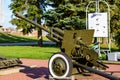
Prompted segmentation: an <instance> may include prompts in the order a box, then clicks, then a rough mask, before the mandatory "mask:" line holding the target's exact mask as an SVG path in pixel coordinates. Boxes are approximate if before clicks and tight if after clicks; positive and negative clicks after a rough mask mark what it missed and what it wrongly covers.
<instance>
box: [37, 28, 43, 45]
mask: <svg viewBox="0 0 120 80" xmlns="http://www.w3.org/2000/svg"><path fill="white" fill-rule="evenodd" d="M42 45H43V43H42V30H41V29H39V30H38V46H42Z"/></svg>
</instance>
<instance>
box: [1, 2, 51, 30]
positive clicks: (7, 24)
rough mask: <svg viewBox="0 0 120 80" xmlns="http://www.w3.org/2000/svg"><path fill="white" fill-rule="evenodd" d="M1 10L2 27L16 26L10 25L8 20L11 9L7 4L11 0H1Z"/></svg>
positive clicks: (10, 15) (10, 16) (10, 17)
mask: <svg viewBox="0 0 120 80" xmlns="http://www.w3.org/2000/svg"><path fill="white" fill-rule="evenodd" d="M3 3H4V5H3V8H4V9H3V11H4V14H3V15H4V23H3V27H5V28H16V26H14V25H12V24H11V23H10V20H11V19H12V15H13V14H12V11H11V10H10V8H9V5H10V4H11V0H3ZM48 9H52V8H51V7H47V10H48Z"/></svg>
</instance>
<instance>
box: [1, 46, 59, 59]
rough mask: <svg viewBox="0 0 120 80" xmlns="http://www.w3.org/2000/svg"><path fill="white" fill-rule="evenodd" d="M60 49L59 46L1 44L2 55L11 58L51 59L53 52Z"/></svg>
mask: <svg viewBox="0 0 120 80" xmlns="http://www.w3.org/2000/svg"><path fill="white" fill-rule="evenodd" d="M59 51H60V50H59V48H58V47H51V46H50V47H49V46H48V47H37V46H0V56H5V57H11V58H29V59H49V58H50V56H51V55H52V54H53V53H55V52H59Z"/></svg>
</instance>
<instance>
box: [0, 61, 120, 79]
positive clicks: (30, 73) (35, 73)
mask: <svg viewBox="0 0 120 80" xmlns="http://www.w3.org/2000/svg"><path fill="white" fill-rule="evenodd" d="M21 60H22V62H23V64H22V65H21V67H24V68H26V69H25V70H20V72H16V73H12V74H7V75H3V76H0V80H48V78H49V75H50V74H49V71H48V60H33V59H21ZM33 65H36V67H35V68H30V67H29V66H33ZM108 66H109V67H110V68H109V69H107V70H106V71H104V72H107V73H110V72H114V73H113V74H112V75H114V76H117V77H120V65H111V64H109V65H108ZM74 76H75V78H76V79H77V80H108V79H106V78H104V77H102V76H99V75H96V74H93V73H90V74H87V75H84V76H83V75H81V74H75V75H74Z"/></svg>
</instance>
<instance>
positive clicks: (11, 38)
mask: <svg viewBox="0 0 120 80" xmlns="http://www.w3.org/2000/svg"><path fill="white" fill-rule="evenodd" d="M31 41H37V37H29V36H18V35H12V34H8V33H3V32H0V43H6V42H31Z"/></svg>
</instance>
